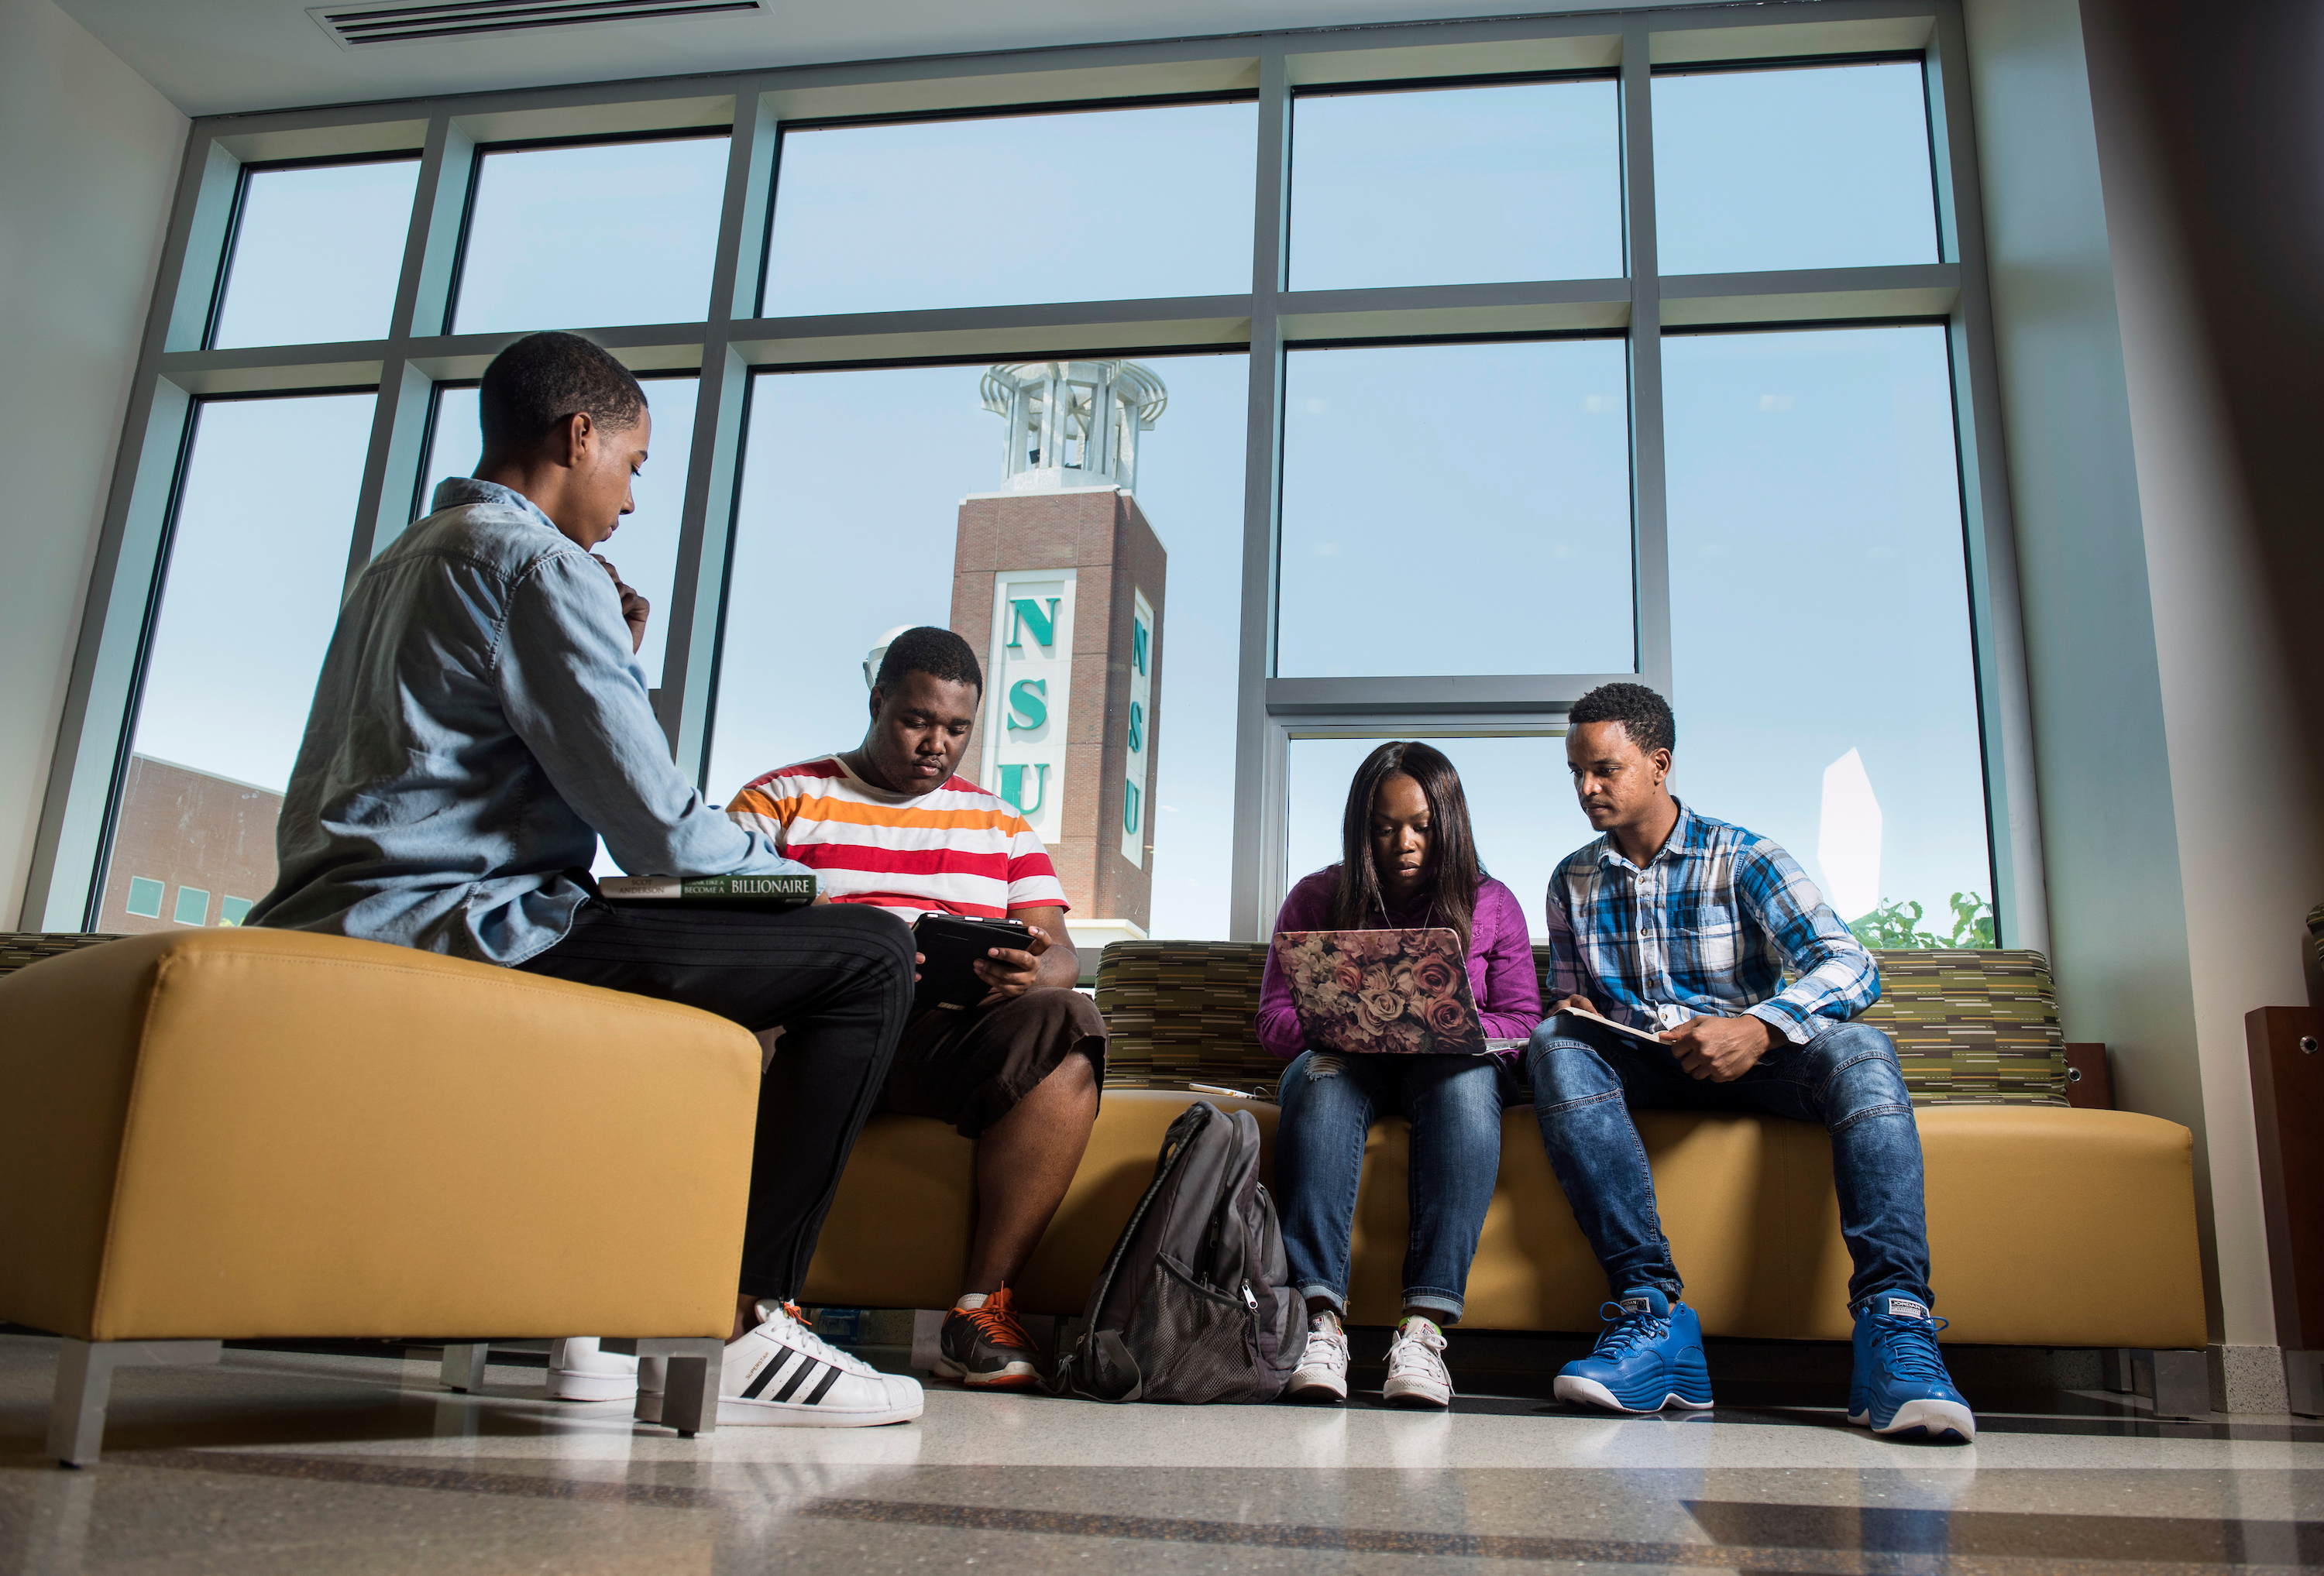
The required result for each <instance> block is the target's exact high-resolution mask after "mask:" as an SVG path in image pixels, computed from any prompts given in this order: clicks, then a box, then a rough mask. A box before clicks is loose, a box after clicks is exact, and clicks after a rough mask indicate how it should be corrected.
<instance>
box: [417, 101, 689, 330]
mask: <svg viewBox="0 0 2324 1576" xmlns="http://www.w3.org/2000/svg"><path fill="white" fill-rule="evenodd" d="M725 177H726V139H725V138H724V137H723V136H717V137H703V136H692V137H675V138H665V139H661V140H659V141H654V142H643V143H637V142H629V143H622V142H599V143H584V144H582V145H580V146H578V147H523V146H517V147H505V148H491V149H487V150H485V151H484V152H482V153H480V154H479V155H478V156H477V158H476V163H475V193H474V195H473V196H472V198H470V200H469V207H468V233H467V241H466V246H465V247H463V249H462V251H461V254H460V274H459V295H458V299H457V300H456V301H455V302H454V304H453V312H452V321H451V324H450V327H451V330H452V332H454V333H456V334H487V333H491V332H493V331H494V330H495V329H508V328H573V327H582V326H584V325H588V324H611V323H677V322H684V321H687V320H689V319H692V318H699V317H701V316H702V314H703V313H704V312H705V310H707V309H708V306H709V300H710V268H711V262H712V257H713V254H714V253H715V251H716V249H717V243H718V200H719V197H720V195H721V189H722V187H723V186H724V181H725Z"/></svg>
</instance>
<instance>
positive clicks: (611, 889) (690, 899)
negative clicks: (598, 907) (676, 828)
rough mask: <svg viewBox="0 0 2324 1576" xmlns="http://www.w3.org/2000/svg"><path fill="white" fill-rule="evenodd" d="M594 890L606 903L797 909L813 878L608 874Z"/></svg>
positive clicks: (811, 894) (809, 894)
mask: <svg viewBox="0 0 2324 1576" xmlns="http://www.w3.org/2000/svg"><path fill="white" fill-rule="evenodd" d="M597 890H598V891H599V892H600V893H601V894H603V895H604V899H605V900H606V901H607V902H609V903H667V904H670V905H673V906H680V907H685V908H799V907H801V906H802V905H805V904H807V903H812V902H814V901H815V877H814V876H813V875H811V874H809V873H807V872H806V871H799V872H798V873H796V874H786V875H779V876H688V877H685V878H683V879H681V878H679V877H677V876H608V877H607V878H605V879H604V880H601V881H599V882H598V883H597Z"/></svg>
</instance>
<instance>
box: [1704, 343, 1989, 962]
mask: <svg viewBox="0 0 2324 1576" xmlns="http://www.w3.org/2000/svg"><path fill="white" fill-rule="evenodd" d="M1663 365H1664V368H1665V376H1666V378H1667V379H1668V396H1669V411H1670V417H1669V420H1670V489H1671V493H1670V550H1671V647H1672V659H1673V660H1672V671H1673V672H1674V674H1675V675H1676V677H1677V693H1676V694H1675V695H1674V696H1673V697H1672V698H1673V700H1674V703H1675V705H1676V706H1677V708H1678V713H1679V719H1680V721H1679V749H1678V751H1677V756H1678V762H1679V764H1678V766H1677V768H1676V769H1675V770H1674V771H1673V773H1672V777H1671V782H1672V786H1673V788H1674V790H1675V791H1676V792H1677V793H1678V794H1679V795H1680V796H1681V797H1683V798H1685V799H1689V800H1692V801H1693V802H1695V803H1697V804H1698V805H1699V806H1701V807H1702V808H1703V809H1705V810H1707V811H1709V812H1710V813H1711V814H1712V815H1715V816H1720V817H1721V818H1722V819H1726V820H1732V821H1739V822H1741V823H1743V824H1744V825H1748V826H1749V827H1750V828H1751V829H1752V830H1754V831H1757V832H1764V833H1766V834H1767V835H1769V836H1771V837H1773V838H1775V840H1776V841H1777V842H1779V843H1783V844H1784V846H1785V847H1786V848H1788V849H1790V850H1791V851H1792V852H1793V853H1794V854H1795V855H1797V856H1798V858H1799V859H1800V861H1801V862H1802V863H1803V864H1804V865H1805V866H1806V867H1807V869H1808V871H1809V872H1810V874H1812V876H1814V877H1815V879H1816V882H1817V884H1818V886H1820V887H1821V889H1822V890H1823V893H1824V895H1825V896H1826V897H1827V898H1829V899H1831V902H1832V904H1833V906H1834V908H1837V910H1838V911H1839V913H1840V917H1842V918H1843V919H1847V920H1849V921H1862V920H1866V919H1867V918H1870V919H1871V921H1872V924H1873V925H1874V926H1884V925H1885V926H1889V927H1890V928H1895V926H1899V925H1901V926H1903V927H1904V929H1907V930H1916V931H1923V932H1926V933H1928V934H1932V935H1944V936H1946V937H1948V938H1950V936H1951V935H1952V933H1953V931H1954V930H1955V929H1956V928H1961V929H1962V932H1963V936H1964V938H1966V937H1967V936H1968V935H1969V928H1968V926H1969V925H1970V924H1973V920H1974V917H1976V916H1977V915H1978V913H1979V912H1980V911H1981V908H1982V906H1983V905H1985V904H1986V903H1987V902H1988V901H1989V899H1990V898H1991V896H1992V893H1991V889H1990V888H1989V887H1988V886H1987V873H1986V872H1987V848H1986V827H1985V797H1984V784H1983V782H1982V780H1981V779H1980V774H1979V772H1978V719H1977V689H1976V679H1977V675H1976V671H1975V667H1974V664H1973V661H1972V659H1971V656H1970V646H1969V578H1968V575H1967V572H1966V569H1965V567H1964V565H1963V563H1962V559H1961V533H1960V488H1959V484H1958V483H1957V481H1956V477H1957V476H1958V475H1959V472H1958V460H1957V456H1956V455H1955V453H1954V448H1953V431H1952V410H1951V389H1950V382H1951V380H1950V375H1949V369H1948V366H1947V362H1946V355H1945V335H1944V330H1943V329H1942V328H1939V327H1893V328H1831V329H1812V330H1806V331H1803V332H1797V333H1760V334H1706V335H1699V336H1686V337H1678V338H1673V339H1671V340H1669V341H1668V342H1666V343H1665V346H1664V348H1663ZM1876 911H1879V912H1877V913H1876ZM1964 916H1966V918H1964Z"/></svg>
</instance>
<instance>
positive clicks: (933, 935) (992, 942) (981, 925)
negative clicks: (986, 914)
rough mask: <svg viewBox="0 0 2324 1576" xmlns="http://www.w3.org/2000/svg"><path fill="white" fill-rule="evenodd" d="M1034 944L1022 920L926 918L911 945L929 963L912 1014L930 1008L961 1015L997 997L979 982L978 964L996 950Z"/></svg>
mask: <svg viewBox="0 0 2324 1576" xmlns="http://www.w3.org/2000/svg"><path fill="white" fill-rule="evenodd" d="M1031 939H1032V935H1031V932H1029V931H1028V929H1027V928H1026V926H1025V924H1024V922H1023V921H1022V920H1018V919H970V918H965V917H963V916H961V915H958V914H923V915H921V916H920V917H919V919H918V922H917V923H915V924H914V925H913V926H912V945H913V947H914V949H915V950H917V951H918V953H919V954H920V955H921V957H923V958H925V959H926V960H927V961H926V962H925V963H921V964H920V985H919V989H918V991H916V992H915V993H914V995H913V997H912V1010H913V1011H915V1012H919V1011H924V1010H926V1009H928V1008H931V1007H944V1008H949V1009H952V1010H954V1011H958V1010H959V1009H962V1008H964V1007H973V1006H975V1005H976V1004H977V1003H978V1002H980V1001H982V1000H984V999H985V997H987V996H989V995H991V992H992V987H991V986H990V985H988V984H986V983H985V982H983V981H982V980H981V979H979V978H977V974H976V963H977V960H979V959H980V958H982V957H984V955H985V954H986V953H987V952H989V951H990V950H991V948H993V947H996V946H1006V947H1017V948H1022V947H1023V946H1024V945H1026V943H1027V942H1028V941H1029V940H1031Z"/></svg>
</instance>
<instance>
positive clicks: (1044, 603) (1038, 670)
mask: <svg viewBox="0 0 2324 1576" xmlns="http://www.w3.org/2000/svg"><path fill="white" fill-rule="evenodd" d="M1074 578H1075V576H1074V571H1073V570H1071V569H1004V570H1001V572H1000V573H998V574H996V575H994V576H993V577H992V581H993V584H992V642H991V647H990V653H991V654H990V656H989V658H988V659H987V661H986V663H985V669H984V670H985V673H986V675H987V676H988V680H987V688H986V691H985V694H986V697H987V702H986V704H987V710H986V714H985V718H984V729H983V732H984V751H983V757H984V759H983V770H982V772H981V773H980V774H979V776H980V779H981V780H982V782H983V784H984V786H985V787H986V788H990V789H991V791H992V792H994V793H996V794H999V795H1000V796H1001V797H1002V798H1004V799H1006V800H1008V801H1009V802H1010V804H1011V805H1013V806H1016V807H1017V809H1018V811H1019V813H1020V814H1021V815H1023V816H1024V817H1025V819H1026V820H1028V821H1029V822H1031V823H1032V825H1033V830H1034V831H1035V832H1037V833H1038V834H1040V837H1041V841H1042V842H1043V843H1046V844H1047V845H1048V846H1049V847H1051V848H1055V847H1056V845H1057V843H1058V842H1059V840H1060V838H1061V836H1062V834H1063V831H1064V827H1063V825H1062V823H1061V822H1060V820H1059V818H1058V816H1059V811H1058V806H1060V805H1062V804H1063V803H1064V801H1065V733H1066V728H1067V726H1068V722H1069V719H1070V718H1071V716H1072V714H1073V710H1072V706H1073V679H1074Z"/></svg>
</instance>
